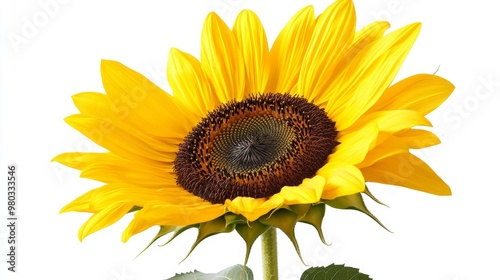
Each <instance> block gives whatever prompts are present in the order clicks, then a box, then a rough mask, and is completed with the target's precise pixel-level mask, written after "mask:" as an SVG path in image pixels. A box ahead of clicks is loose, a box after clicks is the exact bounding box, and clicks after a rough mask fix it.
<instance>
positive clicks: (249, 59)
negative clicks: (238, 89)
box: [233, 10, 270, 95]
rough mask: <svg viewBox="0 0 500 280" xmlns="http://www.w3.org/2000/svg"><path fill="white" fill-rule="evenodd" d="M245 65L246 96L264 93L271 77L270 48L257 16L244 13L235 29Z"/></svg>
mask: <svg viewBox="0 0 500 280" xmlns="http://www.w3.org/2000/svg"><path fill="white" fill-rule="evenodd" d="M233 34H234V37H235V38H236V42H238V45H239V46H240V50H241V53H242V54H243V61H244V64H245V80H246V82H245V94H246V95H249V94H251V93H254V94H257V93H263V92H264V91H265V90H266V84H267V79H268V77H269V68H270V66H269V47H268V45H267V37H266V32H265V30H264V27H263V26H262V24H261V22H260V20H259V18H258V17H257V15H256V14H255V13H254V12H252V11H249V10H244V11H242V12H241V13H240V14H239V15H238V17H237V18H236V21H235V23H234V27H233Z"/></svg>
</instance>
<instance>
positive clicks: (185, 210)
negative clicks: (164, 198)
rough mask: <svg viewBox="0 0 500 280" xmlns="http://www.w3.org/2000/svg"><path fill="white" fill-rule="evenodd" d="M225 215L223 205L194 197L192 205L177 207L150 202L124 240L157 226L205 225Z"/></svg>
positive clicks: (138, 213)
mask: <svg viewBox="0 0 500 280" xmlns="http://www.w3.org/2000/svg"><path fill="white" fill-rule="evenodd" d="M224 213H225V207H224V205H223V204H211V203H210V202H205V201H201V199H199V200H198V199H196V197H194V196H193V202H192V203H190V204H184V205H177V204H168V203H162V202H161V201H150V203H148V204H147V205H145V206H144V208H142V209H141V210H139V211H137V212H136V213H135V216H134V219H133V220H132V222H130V224H129V225H128V227H127V228H126V229H125V231H124V233H123V235H122V240H123V241H124V242H126V241H127V240H128V239H129V238H130V237H131V236H132V235H134V234H137V233H140V232H142V231H144V230H146V229H148V228H150V227H152V226H155V225H165V226H166V225H168V226H187V225H193V224H199V223H204V222H207V221H210V220H213V219H215V218H218V217H220V216H221V215H223V214H224Z"/></svg>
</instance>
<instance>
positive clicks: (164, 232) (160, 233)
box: [136, 226, 177, 258]
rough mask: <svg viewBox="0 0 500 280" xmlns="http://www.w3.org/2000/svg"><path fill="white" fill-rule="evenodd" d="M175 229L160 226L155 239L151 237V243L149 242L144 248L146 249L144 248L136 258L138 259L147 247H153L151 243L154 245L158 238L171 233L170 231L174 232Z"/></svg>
mask: <svg viewBox="0 0 500 280" xmlns="http://www.w3.org/2000/svg"><path fill="white" fill-rule="evenodd" d="M176 229H177V227H176V226H160V230H159V231H158V233H157V234H156V235H155V237H153V239H152V240H151V242H149V244H148V246H146V248H144V249H143V250H142V251H141V252H140V253H139V254H138V255H137V257H139V256H140V255H141V254H142V253H144V251H146V249H148V248H149V247H151V245H153V243H155V241H156V240H158V239H159V238H160V237H162V236H165V235H167V234H169V233H171V232H172V231H175V230H176ZM137 257H136V258H137Z"/></svg>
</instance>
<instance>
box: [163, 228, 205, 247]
mask: <svg viewBox="0 0 500 280" xmlns="http://www.w3.org/2000/svg"><path fill="white" fill-rule="evenodd" d="M199 226H200V224H194V225H189V226H183V227H177V229H176V230H175V232H174V235H172V237H170V239H169V240H167V242H165V243H163V244H162V245H160V246H165V245H167V244H168V243H170V242H172V240H174V239H175V238H176V237H177V236H179V235H181V233H183V232H185V231H186V230H188V229H190V228H198V227H199Z"/></svg>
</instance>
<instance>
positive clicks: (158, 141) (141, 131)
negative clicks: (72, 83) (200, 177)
mask: <svg viewBox="0 0 500 280" xmlns="http://www.w3.org/2000/svg"><path fill="white" fill-rule="evenodd" d="M72 98H73V102H74V103H75V106H76V107H77V108H78V110H79V111H80V112H81V113H82V115H85V116H88V117H92V118H96V119H102V120H103V121H105V123H104V122H102V123H100V126H99V127H96V128H95V130H96V131H97V130H98V131H102V132H111V131H112V130H113V128H114V127H120V128H121V129H123V130H125V131H128V132H129V133H130V134H131V135H136V136H137V137H139V138H140V139H142V140H143V141H144V142H147V143H148V144H149V145H151V146H153V147H155V149H157V150H159V151H166V152H174V153H175V152H177V150H178V146H179V143H181V142H182V140H183V139H184V136H185V131H184V128H180V129H179V131H176V130H175V128H176V126H174V125H172V126H170V127H169V129H170V135H168V137H159V136H157V135H156V134H150V133H148V132H147V131H152V130H154V129H157V127H154V126H153V125H152V124H148V123H144V124H143V125H142V126H134V125H133V124H132V123H130V122H127V117H126V115H123V114H122V112H119V111H116V110H115V109H114V108H115V107H114V106H113V104H112V103H111V100H110V99H109V98H108V96H107V95H105V94H101V93H95V92H81V93H78V94H75V95H73V96H72ZM178 121H179V120H178ZM180 121H182V119H181V120H180ZM147 126H149V128H148V129H145V127H147ZM162 129H164V128H162Z"/></svg>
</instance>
